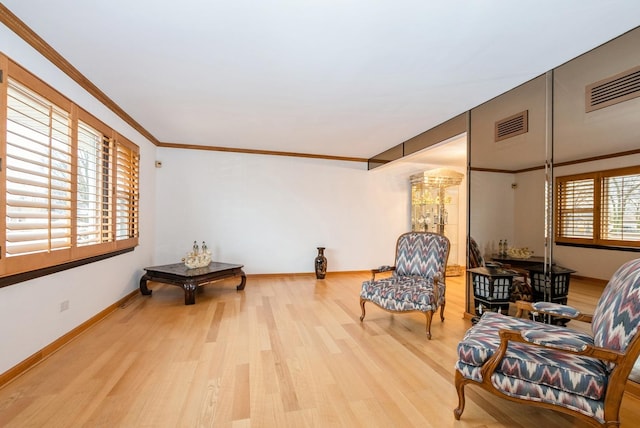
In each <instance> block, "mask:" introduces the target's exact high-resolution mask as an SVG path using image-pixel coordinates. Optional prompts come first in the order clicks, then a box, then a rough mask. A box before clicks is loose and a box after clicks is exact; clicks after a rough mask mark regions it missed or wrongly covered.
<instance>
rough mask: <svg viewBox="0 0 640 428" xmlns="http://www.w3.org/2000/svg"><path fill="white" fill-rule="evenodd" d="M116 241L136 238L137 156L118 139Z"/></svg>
mask: <svg viewBox="0 0 640 428" xmlns="http://www.w3.org/2000/svg"><path fill="white" fill-rule="evenodd" d="M116 152H117V161H116V196H115V197H116V240H118V241H120V240H125V239H131V238H137V237H138V198H139V194H138V192H139V188H138V175H139V168H140V166H139V155H138V152H137V150H133V148H132V147H131V146H130V144H127V142H126V141H125V140H124V139H123V138H122V137H119V141H118V142H117V144H116Z"/></svg>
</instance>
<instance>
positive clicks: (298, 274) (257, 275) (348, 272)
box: [247, 269, 371, 278]
mask: <svg viewBox="0 0 640 428" xmlns="http://www.w3.org/2000/svg"><path fill="white" fill-rule="evenodd" d="M354 274H367V275H371V269H368V270H342V271H336V272H327V273H326V276H340V275H354ZM286 276H294V277H303V276H315V272H294V273H250V274H247V278H269V277H280V278H282V277H286Z"/></svg>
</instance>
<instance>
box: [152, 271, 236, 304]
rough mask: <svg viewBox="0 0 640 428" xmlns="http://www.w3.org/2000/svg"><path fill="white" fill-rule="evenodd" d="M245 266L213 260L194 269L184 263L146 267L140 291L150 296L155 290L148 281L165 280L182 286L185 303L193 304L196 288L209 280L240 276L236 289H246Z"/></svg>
mask: <svg viewBox="0 0 640 428" xmlns="http://www.w3.org/2000/svg"><path fill="white" fill-rule="evenodd" d="M243 267H244V265H236V264H231V263H220V262H211V263H209V266H205V267H200V268H194V269H189V268H187V267H186V266H185V265H184V263H174V264H170V265H162V266H152V267H146V268H144V270H146V271H147V273H145V274H144V275H143V276H142V278H140V292H141V293H142V294H144V295H145V296H148V295H150V294H151V292H152V291H153V290H149V289H148V288H147V281H157V282H164V283H166V284H171V285H176V286H178V287H182V289H183V290H184V304H185V305H193V304H194V303H195V302H196V294H195V291H196V289H197V288H198V286H200V285H203V284H206V283H207V282H212V281H216V280H219V279H225V278H231V277H234V276H240V284H239V285H238V286H237V287H236V290H244V286H245V284H246V282H247V277H246V275H245V273H244V272H243V270H242V268H243Z"/></svg>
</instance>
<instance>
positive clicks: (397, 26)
mask: <svg viewBox="0 0 640 428" xmlns="http://www.w3.org/2000/svg"><path fill="white" fill-rule="evenodd" d="M3 4H4V5H5V6H6V7H8V8H9V9H10V10H11V11H12V12H13V13H15V14H16V15H17V16H18V17H19V18H20V19H22V20H23V21H24V22H25V23H26V24H27V25H29V26H30V27H31V28H32V29H33V30H34V31H35V32H36V33H38V34H39V35H40V36H41V37H43V38H44V39H45V40H46V41H47V42H48V43H49V44H50V45H51V46H52V47H53V48H54V49H56V50H57V51H58V52H59V53H60V54H61V55H62V56H64V57H65V58H66V59H67V60H68V61H70V62H71V63H72V64H73V65H74V66H75V67H76V68H77V69H78V70H80V72H82V73H83V74H84V75H85V76H86V77H87V78H88V79H89V80H91V81H92V82H93V83H94V84H96V85H97V86H98V87H99V88H100V89H101V90H102V91H103V92H105V93H106V94H107V96H109V97H110V98H111V99H112V100H113V101H115V102H116V103H117V104H118V105H119V106H120V107H122V108H123V109H124V110H125V111H126V112H127V113H128V114H129V115H131V116H132V117H133V118H134V119H135V120H136V121H137V122H139V123H140V124H141V125H142V126H143V127H145V128H146V129H147V130H148V131H149V132H150V133H151V134H153V135H154V136H155V137H156V138H157V139H158V140H160V141H162V142H169V143H181V144H197V145H211V146H222V147H231V148H239V149H256V150H275V151H287V152H298V153H313V154H322V155H331V156H348V157H363V158H368V157H371V156H373V155H375V154H377V153H379V152H382V151H384V150H386V149H388V148H390V147H392V146H395V145H396V144H398V143H401V142H403V141H405V140H407V139H409V138H411V137H413V136H415V135H417V134H419V133H421V132H423V131H425V130H427V129H430V128H431V127H433V126H435V125H437V124H439V123H441V122H443V121H445V120H447V119H449V118H451V117H453V116H456V115H458V114H460V113H462V112H464V111H466V110H468V109H470V108H472V107H475V106H476V105H478V104H481V103H482V102H484V101H487V100H488V99H491V98H493V97H494V96H496V95H499V94H500V93H502V92H505V91H507V90H509V89H511V88H513V87H515V86H517V85H519V84H521V83H523V82H525V81H527V80H529V79H531V78H533V77H535V76H537V75H540V74H542V73H544V72H545V71H547V70H549V69H551V68H553V67H555V66H557V65H560V64H562V63H564V62H566V61H568V60H570V59H572V58H574V57H575V56H577V55H579V54H581V53H583V52H586V51H588V50H590V49H592V48H594V47H596V46H598V45H600V44H602V43H604V42H606V41H608V40H610V39H612V38H614V37H616V36H618V35H620V34H622V33H624V32H626V31H628V30H630V29H632V28H634V27H636V26H637V25H638V24H640V1H638V0H611V1H606V2H603V1H602V0H518V1H513V0H482V1H481V0H447V1H444V0H440V1H432V0H377V1H376V0H297V1H295V0H261V1H258V0H253V1H251V0H233V1H232V0H228V1H214V0H180V1H179V2H178V1H166V0H135V1H134V0H91V1H80V0H29V1H24V0H4V1H3ZM605 6H606V8H605Z"/></svg>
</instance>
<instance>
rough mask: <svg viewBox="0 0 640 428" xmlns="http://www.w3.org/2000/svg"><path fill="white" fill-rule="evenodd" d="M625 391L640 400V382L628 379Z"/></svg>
mask: <svg viewBox="0 0 640 428" xmlns="http://www.w3.org/2000/svg"><path fill="white" fill-rule="evenodd" d="M624 392H626V393H627V394H629V395H630V396H632V397H633V398H635V399H636V400H640V383H638V382H634V381H632V380H628V381H627V384H626V385H625V387H624Z"/></svg>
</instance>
